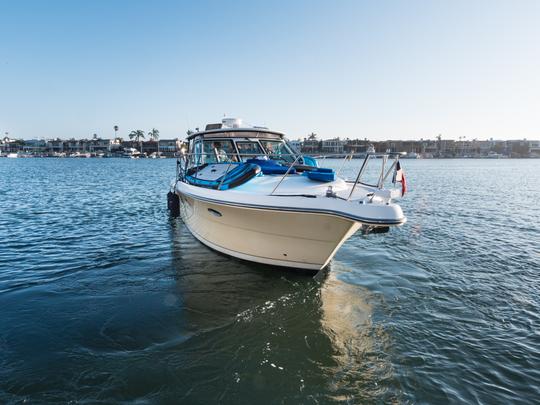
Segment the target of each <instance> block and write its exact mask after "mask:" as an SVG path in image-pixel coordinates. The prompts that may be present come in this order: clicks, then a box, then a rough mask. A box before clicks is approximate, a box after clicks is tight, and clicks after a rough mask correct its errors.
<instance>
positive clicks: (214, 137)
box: [187, 118, 297, 166]
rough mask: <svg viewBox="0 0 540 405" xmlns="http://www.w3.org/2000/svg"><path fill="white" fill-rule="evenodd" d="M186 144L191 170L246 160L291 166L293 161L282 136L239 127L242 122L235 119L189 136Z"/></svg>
mask: <svg viewBox="0 0 540 405" xmlns="http://www.w3.org/2000/svg"><path fill="white" fill-rule="evenodd" d="M187 141H188V143H189V146H188V148H189V150H188V152H189V154H190V155H191V156H192V157H193V163H194V165H195V166H199V165H202V164H205V163H208V164H209V163H230V162H238V163H240V162H246V161H247V160H249V159H272V160H275V161H278V162H282V163H289V164H291V163H293V162H294V160H295V159H296V157H297V155H296V153H295V152H294V151H293V149H292V148H291V147H290V146H289V145H288V143H287V141H286V139H285V136H284V134H282V133H280V132H276V131H270V130H269V129H267V128H263V127H242V121H241V120H239V119H235V118H224V119H223V120H222V122H221V123H219V124H208V125H207V126H206V128H205V130H204V131H200V132H195V133H193V134H191V135H189V136H188V138H187Z"/></svg>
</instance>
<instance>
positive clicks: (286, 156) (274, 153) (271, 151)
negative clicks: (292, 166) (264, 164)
mask: <svg viewBox="0 0 540 405" xmlns="http://www.w3.org/2000/svg"><path fill="white" fill-rule="evenodd" d="M261 143H262V146H263V147H264V149H265V151H266V154H267V155H268V157H269V158H270V159H273V160H282V161H284V162H287V163H292V162H294V159H295V156H293V153H292V151H291V150H290V149H289V148H288V147H287V145H286V144H285V142H282V141H265V140H262V141H261Z"/></svg>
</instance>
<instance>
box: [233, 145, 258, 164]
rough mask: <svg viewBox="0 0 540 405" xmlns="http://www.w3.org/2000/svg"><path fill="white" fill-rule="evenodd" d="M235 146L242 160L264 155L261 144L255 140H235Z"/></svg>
mask: <svg viewBox="0 0 540 405" xmlns="http://www.w3.org/2000/svg"><path fill="white" fill-rule="evenodd" d="M236 147H237V148H238V153H240V159H241V160H242V161H245V160H247V159H252V158H254V157H256V156H261V155H264V152H263V150H262V149H261V146H260V145H259V143H258V142H255V141H238V142H236Z"/></svg>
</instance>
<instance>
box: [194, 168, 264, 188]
mask: <svg viewBox="0 0 540 405" xmlns="http://www.w3.org/2000/svg"><path fill="white" fill-rule="evenodd" d="M224 164H228V163H224ZM260 172H261V168H260V167H259V166H258V165H256V164H253V163H239V164H236V167H234V168H233V169H231V170H230V171H229V172H228V173H226V174H225V175H224V176H221V177H220V178H218V179H216V180H205V179H201V178H197V177H196V173H193V174H189V175H186V177H185V179H186V181H187V182H188V183H189V184H192V185H194V186H199V187H205V188H213V189H215V190H218V189H219V190H228V189H230V188H233V187H237V186H239V185H241V184H244V183H245V182H247V181H249V180H251V179H252V178H253V177H255V176H257V175H258V174H259V173H260Z"/></svg>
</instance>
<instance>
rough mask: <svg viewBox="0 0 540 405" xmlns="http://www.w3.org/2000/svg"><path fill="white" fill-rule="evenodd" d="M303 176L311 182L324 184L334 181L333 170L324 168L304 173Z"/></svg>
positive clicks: (334, 174)
mask: <svg viewBox="0 0 540 405" xmlns="http://www.w3.org/2000/svg"><path fill="white" fill-rule="evenodd" d="M304 174H305V175H306V176H307V177H308V178H309V179H311V180H315V181H321V182H324V183H328V182H330V181H334V180H336V173H335V172H334V169H328V168H324V167H318V168H317V169H316V170H312V171H309V172H304Z"/></svg>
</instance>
